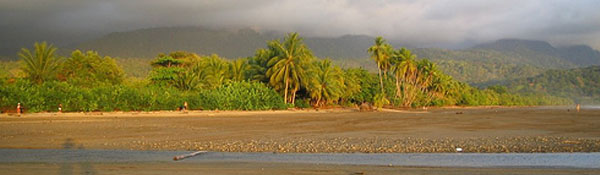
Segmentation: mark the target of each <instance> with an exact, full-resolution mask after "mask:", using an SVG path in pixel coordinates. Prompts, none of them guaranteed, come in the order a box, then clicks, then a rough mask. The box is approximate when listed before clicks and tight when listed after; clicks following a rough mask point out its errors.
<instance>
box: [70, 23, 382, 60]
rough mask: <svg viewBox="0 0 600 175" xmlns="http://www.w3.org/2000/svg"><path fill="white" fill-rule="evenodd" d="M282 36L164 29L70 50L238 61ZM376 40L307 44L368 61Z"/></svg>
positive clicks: (322, 53)
mask: <svg viewBox="0 0 600 175" xmlns="http://www.w3.org/2000/svg"><path fill="white" fill-rule="evenodd" d="M283 36H284V35H283V34H282V33H278V32H263V33H261V32H257V31H255V30H252V29H249V28H244V29H239V30H217V29H209V28H204V27H164V28H149V29H140V30H133V31H128V32H117V33H111V34H109V35H106V36H104V37H101V38H97V39H94V40H90V41H87V42H84V43H81V44H78V45H76V46H74V47H73V48H71V49H82V50H88V49H93V50H96V51H98V53H100V54H104V55H111V56H114V57H121V58H152V57H154V56H156V55H157V54H159V53H168V52H174V51H182V50H183V51H188V52H194V53H198V54H201V55H210V54H218V55H220V56H223V57H225V58H229V59H235V58H245V57H248V56H252V54H254V52H255V51H256V49H259V48H261V47H262V46H263V45H264V43H265V42H267V41H270V40H274V39H277V38H281V37H283ZM373 39H374V37H370V36H365V35H344V36H340V37H334V38H329V37H306V38H305V39H304V41H305V43H306V45H307V46H308V47H309V48H310V49H312V50H313V52H314V55H315V56H318V57H330V58H367V57H368V55H367V54H366V52H365V49H364V48H367V47H369V45H371V44H372V42H373ZM67 50H68V49H67Z"/></svg>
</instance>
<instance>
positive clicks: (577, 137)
mask: <svg viewBox="0 0 600 175" xmlns="http://www.w3.org/2000/svg"><path fill="white" fill-rule="evenodd" d="M457 112H458V113H462V114H456V113H457ZM599 128H600V110H583V111H582V112H574V110H570V111H567V109H541V108H487V109H462V108H457V109H438V110H430V111H427V112H425V111H408V112H407V111H389V112H366V113H361V112H344V111H337V112H323V111H321V112H315V111H308V112H307V111H271V112H268V111H267V112H191V113H188V114H180V113H175V112H172V113H168V112H159V113H148V114H145V113H140V114H132V113H124V114H123V113H104V114H102V115H99V114H98V113H94V114H81V113H76V114H58V115H55V114H30V115H25V116H23V117H15V116H7V115H0V148H32V149H43V148H53V149H57V148H63V147H65V143H67V142H69V143H70V144H73V145H75V146H81V147H84V148H87V149H125V150H127V149H132V150H208V151H219V152H366V153H371V152H455V148H456V147H461V148H463V149H464V151H465V152H599V151H600V129H599Z"/></svg>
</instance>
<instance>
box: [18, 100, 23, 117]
mask: <svg viewBox="0 0 600 175" xmlns="http://www.w3.org/2000/svg"><path fill="white" fill-rule="evenodd" d="M22 110H23V107H22V106H21V103H17V115H18V116H19V117H20V116H21V113H22V112H23V111H22Z"/></svg>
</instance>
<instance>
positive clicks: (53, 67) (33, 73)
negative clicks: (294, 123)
mask: <svg viewBox="0 0 600 175" xmlns="http://www.w3.org/2000/svg"><path fill="white" fill-rule="evenodd" d="M54 52H56V48H55V47H53V46H52V45H48V44H47V43H46V42H43V43H35V45H34V52H33V53H31V51H30V50H29V49H25V48H23V49H21V52H19V57H20V58H21V59H22V60H23V65H24V66H23V69H22V70H23V72H25V73H26V74H27V78H29V79H30V80H31V81H33V82H35V83H38V84H40V83H42V82H44V81H48V80H53V79H54V78H55V75H56V73H57V71H58V66H59V62H60V60H59V59H57V58H56V57H55V56H54Z"/></svg>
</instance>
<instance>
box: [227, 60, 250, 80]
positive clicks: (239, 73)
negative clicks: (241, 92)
mask: <svg viewBox="0 0 600 175" xmlns="http://www.w3.org/2000/svg"><path fill="white" fill-rule="evenodd" d="M246 62H247V59H237V60H235V61H233V62H231V64H230V68H231V69H230V70H231V80H232V81H244V80H246V71H247V70H248V64H247V63H246Z"/></svg>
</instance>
